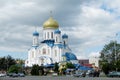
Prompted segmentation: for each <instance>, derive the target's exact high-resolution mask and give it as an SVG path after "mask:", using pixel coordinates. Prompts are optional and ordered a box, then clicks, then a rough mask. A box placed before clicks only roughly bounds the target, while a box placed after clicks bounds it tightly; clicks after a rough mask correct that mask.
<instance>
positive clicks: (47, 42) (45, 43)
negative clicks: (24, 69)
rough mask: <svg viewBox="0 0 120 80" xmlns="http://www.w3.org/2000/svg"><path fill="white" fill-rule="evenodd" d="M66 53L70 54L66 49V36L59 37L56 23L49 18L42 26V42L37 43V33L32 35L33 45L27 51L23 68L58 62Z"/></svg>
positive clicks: (59, 33) (59, 32) (68, 49)
mask: <svg viewBox="0 0 120 80" xmlns="http://www.w3.org/2000/svg"><path fill="white" fill-rule="evenodd" d="M66 52H69V53H70V52H71V49H70V48H69V47H68V36H67V35H66V34H65V35H63V36H61V31H60V30H59V25H58V23H57V22H56V21H55V20H54V19H53V18H49V19H48V20H47V21H46V22H45V23H44V24H43V40H41V42H40V41H39V33H38V32H37V31H35V32H34V33H33V45H32V47H31V48H30V49H29V50H28V59H27V60H26V61H25V66H30V67H31V66H32V65H34V64H38V65H41V64H43V65H47V64H51V63H55V62H60V61H62V59H63V58H62V55H63V53H66ZM70 54H72V53H70ZM71 59H73V58H71Z"/></svg>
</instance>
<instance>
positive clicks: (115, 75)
mask: <svg viewBox="0 0 120 80" xmlns="http://www.w3.org/2000/svg"><path fill="white" fill-rule="evenodd" d="M108 77H120V72H116V71H112V72H110V73H109V74H108Z"/></svg>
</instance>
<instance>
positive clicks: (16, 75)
mask: <svg viewBox="0 0 120 80" xmlns="http://www.w3.org/2000/svg"><path fill="white" fill-rule="evenodd" d="M18 76H19V75H18V74H16V73H13V74H12V75H11V77H18Z"/></svg>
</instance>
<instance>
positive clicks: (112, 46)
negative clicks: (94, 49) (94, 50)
mask: <svg viewBox="0 0 120 80" xmlns="http://www.w3.org/2000/svg"><path fill="white" fill-rule="evenodd" d="M100 54H101V55H100V58H101V61H100V66H101V68H102V69H103V71H104V72H105V74H108V72H109V71H113V70H114V71H115V70H116V69H118V70H119V68H120V67H118V66H120V64H118V63H119V61H120V44H118V43H117V42H116V41H111V42H110V43H109V44H107V45H105V46H104V48H103V49H102V50H101V52H100ZM108 66H110V67H109V69H107V70H108V71H106V68H108Z"/></svg>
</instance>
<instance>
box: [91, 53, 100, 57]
mask: <svg viewBox="0 0 120 80" xmlns="http://www.w3.org/2000/svg"><path fill="white" fill-rule="evenodd" d="M89 57H100V52H91V53H90V54H89Z"/></svg>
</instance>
